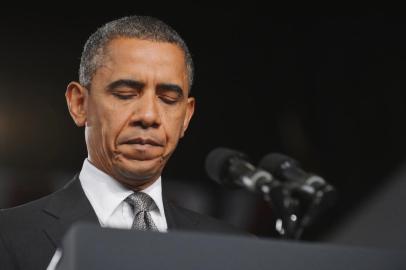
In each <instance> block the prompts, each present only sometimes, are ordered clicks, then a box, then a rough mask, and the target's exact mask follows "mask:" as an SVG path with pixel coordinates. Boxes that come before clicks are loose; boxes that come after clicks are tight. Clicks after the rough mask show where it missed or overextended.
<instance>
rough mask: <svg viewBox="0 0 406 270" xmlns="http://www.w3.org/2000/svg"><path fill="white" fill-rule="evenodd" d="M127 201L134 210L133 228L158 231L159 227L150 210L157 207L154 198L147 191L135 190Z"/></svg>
mask: <svg viewBox="0 0 406 270" xmlns="http://www.w3.org/2000/svg"><path fill="white" fill-rule="evenodd" d="M125 201H126V202H127V203H128V204H129V205H130V206H131V208H132V210H133V212H134V220H133V224H132V226H131V228H132V229H139V230H150V231H157V230H158V229H157V227H156V225H155V223H154V221H153V220H152V218H151V214H150V213H149V212H150V211H152V210H154V209H157V208H158V207H157V206H156V204H155V202H154V200H153V199H152V198H151V197H150V196H149V195H148V194H146V193H143V192H134V193H133V194H131V195H130V196H128V197H127V198H126V199H125Z"/></svg>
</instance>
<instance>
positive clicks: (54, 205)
mask: <svg viewBox="0 0 406 270" xmlns="http://www.w3.org/2000/svg"><path fill="white" fill-rule="evenodd" d="M43 212H44V214H46V215H48V216H49V224H47V226H46V228H45V229H44V231H45V234H46V235H47V236H48V237H49V238H50V240H51V241H52V243H53V244H54V246H55V247H57V246H58V245H59V244H60V243H61V240H62V237H63V235H64V234H65V232H66V231H67V230H68V229H69V228H70V227H71V225H72V224H74V223H75V222H78V221H84V222H86V221H87V222H92V223H98V219H97V216H96V214H95V212H94V210H93V208H92V206H91V205H90V202H89V201H88V199H87V197H86V195H85V193H84V191H83V189H82V186H81V184H80V181H79V177H78V175H76V176H75V177H74V179H73V180H72V181H70V182H69V183H68V184H67V185H66V186H65V187H64V188H63V189H61V190H59V191H57V192H56V193H54V194H53V195H51V197H50V200H49V203H48V204H47V205H46V206H45V207H44V209H43Z"/></svg>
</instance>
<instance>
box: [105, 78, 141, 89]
mask: <svg viewBox="0 0 406 270" xmlns="http://www.w3.org/2000/svg"><path fill="white" fill-rule="evenodd" d="M122 86H127V87H130V88H133V89H142V88H144V87H145V83H143V82H140V81H136V80H130V79H121V80H117V81H114V82H112V83H110V84H109V85H107V87H106V89H107V90H108V91H111V90H114V89H116V88H118V87H122Z"/></svg>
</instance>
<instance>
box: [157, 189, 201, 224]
mask: <svg viewBox="0 0 406 270" xmlns="http://www.w3.org/2000/svg"><path fill="white" fill-rule="evenodd" d="M162 199H163V204H164V209H165V218H166V223H167V225H168V231H172V230H194V229H196V226H197V225H198V223H199V220H198V219H196V217H193V216H191V215H188V214H187V212H186V210H184V209H182V208H180V207H178V206H176V205H174V204H173V203H172V202H170V201H168V200H167V199H166V197H165V196H164V197H163V198H162Z"/></svg>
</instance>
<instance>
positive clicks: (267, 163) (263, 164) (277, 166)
mask: <svg viewBox="0 0 406 270" xmlns="http://www.w3.org/2000/svg"><path fill="white" fill-rule="evenodd" d="M285 162H289V163H291V164H293V165H298V162H297V161H296V160H294V159H293V158H290V157H288V156H285V155H283V154H280V153H270V154H268V155H266V156H264V157H263V158H262V159H261V161H260V162H259V166H258V167H260V168H262V169H264V170H266V171H268V172H270V173H272V174H278V172H279V171H280V170H281V169H282V168H281V166H282V164H283V163H285Z"/></svg>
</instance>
